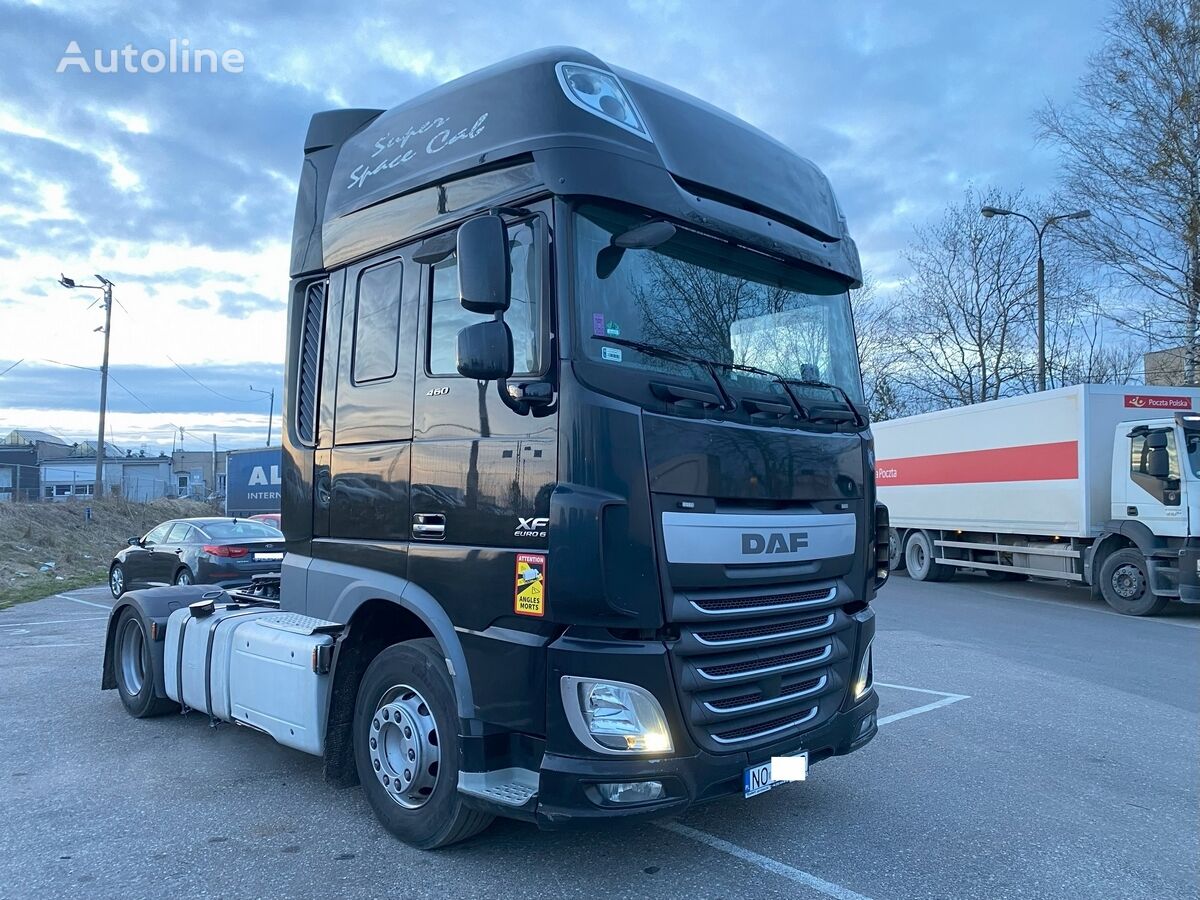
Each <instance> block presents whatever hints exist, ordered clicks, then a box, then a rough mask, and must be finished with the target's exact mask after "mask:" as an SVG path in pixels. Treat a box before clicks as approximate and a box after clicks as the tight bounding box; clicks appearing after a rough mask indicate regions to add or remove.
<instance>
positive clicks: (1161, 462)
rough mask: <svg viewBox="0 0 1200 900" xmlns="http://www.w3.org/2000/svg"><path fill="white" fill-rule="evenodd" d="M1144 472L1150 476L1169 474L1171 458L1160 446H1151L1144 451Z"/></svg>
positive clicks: (1164, 476)
mask: <svg viewBox="0 0 1200 900" xmlns="http://www.w3.org/2000/svg"><path fill="white" fill-rule="evenodd" d="M1146 474H1147V475H1149V476H1150V477H1151V478H1166V477H1167V476H1169V475H1170V474H1171V459H1170V457H1169V456H1168V455H1167V451H1166V450H1165V449H1164V448H1162V447H1151V448H1150V450H1149V451H1148V452H1147V453H1146Z"/></svg>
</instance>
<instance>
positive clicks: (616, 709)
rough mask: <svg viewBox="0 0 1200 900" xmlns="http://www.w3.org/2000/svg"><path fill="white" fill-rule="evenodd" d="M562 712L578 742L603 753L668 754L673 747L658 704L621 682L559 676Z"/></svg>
mask: <svg viewBox="0 0 1200 900" xmlns="http://www.w3.org/2000/svg"><path fill="white" fill-rule="evenodd" d="M561 686H562V699H563V709H564V710H565V711H566V713H567V721H569V722H570V723H571V729H572V730H573V731H574V732H575V736H576V737H577V738H579V740H580V741H581V742H583V743H584V744H586V745H587V746H589V747H591V748H592V749H594V750H599V751H601V752H602V753H670V752H671V751H672V750H673V749H674V748H673V745H672V743H671V733H670V730H669V729H668V728H667V719H666V716H664V715H663V711H662V707H661V706H659V704H658V701H657V700H655V699H654V697H653V696H652V695H651V694H650V692H649V691H647V690H645V689H644V688H640V687H638V686H637V685H635V684H627V683H625V682H623V681H590V680H588V679H584V678H577V677H575V676H573V675H564V676H563V677H562V682H561Z"/></svg>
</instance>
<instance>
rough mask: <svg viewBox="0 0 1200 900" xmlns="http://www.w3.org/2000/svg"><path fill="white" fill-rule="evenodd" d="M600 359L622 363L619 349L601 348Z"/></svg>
mask: <svg viewBox="0 0 1200 900" xmlns="http://www.w3.org/2000/svg"><path fill="white" fill-rule="evenodd" d="M600 357H601V358H602V359H607V360H608V361H609V362H620V361H621V350H620V348H619V347H601V348H600Z"/></svg>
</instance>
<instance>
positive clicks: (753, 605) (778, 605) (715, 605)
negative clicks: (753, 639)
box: [691, 588, 836, 614]
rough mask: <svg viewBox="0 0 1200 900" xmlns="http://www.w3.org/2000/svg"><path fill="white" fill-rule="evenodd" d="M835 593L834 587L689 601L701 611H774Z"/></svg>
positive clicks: (825, 599) (801, 604)
mask: <svg viewBox="0 0 1200 900" xmlns="http://www.w3.org/2000/svg"><path fill="white" fill-rule="evenodd" d="M835 593H836V591H835V589H834V588H820V589H818V590H810V591H794V592H792V593H788V594H769V595H767V596H761V597H695V598H691V603H692V606H694V607H695V608H696V609H698V610H700V611H701V612H706V613H712V614H730V613H740V612H754V611H762V610H766V609H771V610H772V611H774V610H779V609H788V608H795V607H798V606H810V605H817V604H820V603H824V602H827V601H829V600H831V599H833V596H834V594H835Z"/></svg>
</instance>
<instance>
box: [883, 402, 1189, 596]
mask: <svg viewBox="0 0 1200 900" xmlns="http://www.w3.org/2000/svg"><path fill="white" fill-rule="evenodd" d="M872 430H873V431H874V433H875V460H876V461H875V479H876V483H877V485H878V490H879V499H880V500H881V501H883V502H884V503H886V504H887V506H888V509H889V510H890V512H891V540H890V546H889V551H890V552H889V556H890V559H889V562H890V565H891V567H892V568H893V569H907V570H908V573H909V575H910V576H911V577H912V578H914V579H916V580H917V581H941V580H945V579H947V578H949V577H951V576H952V575H953V574H954V573H955V572H956V571H957V570H959V569H973V570H979V571H982V572H985V573H986V574H987V575H989V576H990V577H993V578H997V579H1020V578H1028V577H1029V576H1031V575H1032V576H1041V577H1048V578H1060V579H1065V580H1067V581H1076V582H1082V583H1083V584H1087V585H1090V586H1091V588H1092V592H1093V595H1095V596H1098V597H1103V599H1104V600H1105V601H1107V602H1108V604H1109V605H1110V606H1112V607H1113V608H1114V609H1116V610H1118V611H1119V612H1122V613H1126V614H1128V615H1136V616H1144V615H1153V614H1156V613H1158V612H1161V611H1162V609H1163V608H1164V607H1165V606H1166V604H1167V602H1168V601H1169V600H1170V599H1172V598H1178V599H1180V600H1182V601H1184V602H1187V603H1200V390H1196V389H1194V388H1160V387H1140V386H1139V387H1120V386H1112V385H1077V386H1075V387H1069V388H1060V389H1058V390H1053V391H1045V392H1042V393H1038V394H1029V395H1026V396H1022V397H1013V398H1009V399H1004V400H993V401H990V402H987V403H977V404H974V405H972V406H964V407H960V408H958V409H947V410H942V411H940V412H934V413H926V414H924V415H919V416H910V417H908V418H904V419H896V420H893V421H890V422H879V423H876V424H874V425H873V426H872Z"/></svg>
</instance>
